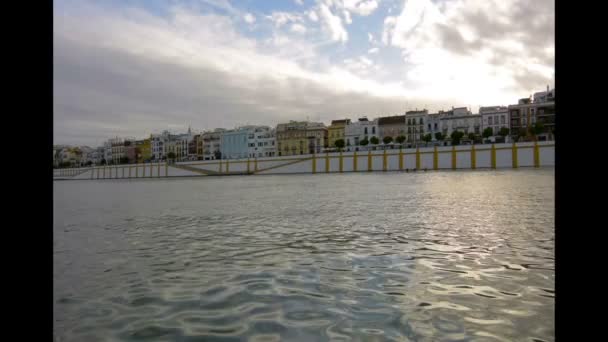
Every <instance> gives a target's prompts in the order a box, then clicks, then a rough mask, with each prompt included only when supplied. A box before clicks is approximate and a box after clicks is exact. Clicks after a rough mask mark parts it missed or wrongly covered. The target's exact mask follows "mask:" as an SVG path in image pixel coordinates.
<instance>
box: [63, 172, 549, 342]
mask: <svg viewBox="0 0 608 342" xmlns="http://www.w3.org/2000/svg"><path fill="white" fill-rule="evenodd" d="M229 178H230V179H227V178H213V179H206V180H204V181H203V180H199V179H188V180H158V181H154V182H132V183H129V184H128V185H126V184H123V183H118V182H117V183H112V182H104V183H101V182H89V183H86V182H85V183H78V184H74V183H71V182H60V183H56V184H55V215H54V217H55V224H54V241H53V245H54V249H55V253H54V266H55V267H54V272H55V283H54V293H55V305H54V314H55V315H54V317H55V324H54V334H55V336H56V338H57V339H58V340H62V341H82V340H87V341H105V340H123V341H176V340H179V341H201V340H205V341H207V340H218V341H219V340H222V341H231V340H234V341H243V340H250V341H279V340H289V341H291V340H294V341H311V340H336V341H353V340H354V341H384V340H392V341H456V340H458V341H465V340H466V341H488V340H497V341H512V340H519V341H524V340H526V341H552V340H554V337H553V332H554V322H553V315H554V300H555V291H554V278H555V276H554V274H555V265H554V229H553V226H554V218H553V172H552V170H534V171H526V170H518V171H517V172H512V171H496V172H469V173H462V172H457V173H451V172H436V173H424V174H411V173H410V174H401V173H387V174H382V175H380V174H344V175H324V176H322V177H321V176H319V177H315V176H312V175H306V176H289V177H282V176H268V177H260V178H259V179H258V178H256V180H255V182H252V181H251V178H247V177H229ZM92 194H94V196H91V195H92ZM83 198H86V199H87V200H83ZM160 199H162V200H160Z"/></svg>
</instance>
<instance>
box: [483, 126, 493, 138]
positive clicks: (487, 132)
mask: <svg viewBox="0 0 608 342" xmlns="http://www.w3.org/2000/svg"><path fill="white" fill-rule="evenodd" d="M481 135H482V136H483V137H484V138H486V139H487V138H489V137H491V136H493V135H494V132H493V131H492V127H488V128H486V129H484V130H483V133H482V134H481Z"/></svg>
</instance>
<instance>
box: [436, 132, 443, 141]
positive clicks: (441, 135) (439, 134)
mask: <svg viewBox="0 0 608 342" xmlns="http://www.w3.org/2000/svg"><path fill="white" fill-rule="evenodd" d="M435 139H437V140H439V141H441V140H443V139H445V137H444V136H443V133H441V132H437V133H435Z"/></svg>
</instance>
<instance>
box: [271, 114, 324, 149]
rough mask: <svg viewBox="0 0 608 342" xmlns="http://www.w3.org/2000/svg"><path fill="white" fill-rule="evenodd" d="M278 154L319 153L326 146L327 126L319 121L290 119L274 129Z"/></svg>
mask: <svg viewBox="0 0 608 342" xmlns="http://www.w3.org/2000/svg"><path fill="white" fill-rule="evenodd" d="M276 139H277V152H278V155H279V156H293V155H300V154H312V153H321V149H322V148H323V147H326V146H327V127H325V125H324V124H323V123H321V122H308V121H290V122H289V123H283V124H278V125H277V129H276Z"/></svg>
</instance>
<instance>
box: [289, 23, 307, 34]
mask: <svg viewBox="0 0 608 342" xmlns="http://www.w3.org/2000/svg"><path fill="white" fill-rule="evenodd" d="M291 31H292V32H296V33H306V27H304V25H300V24H293V25H291Z"/></svg>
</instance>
